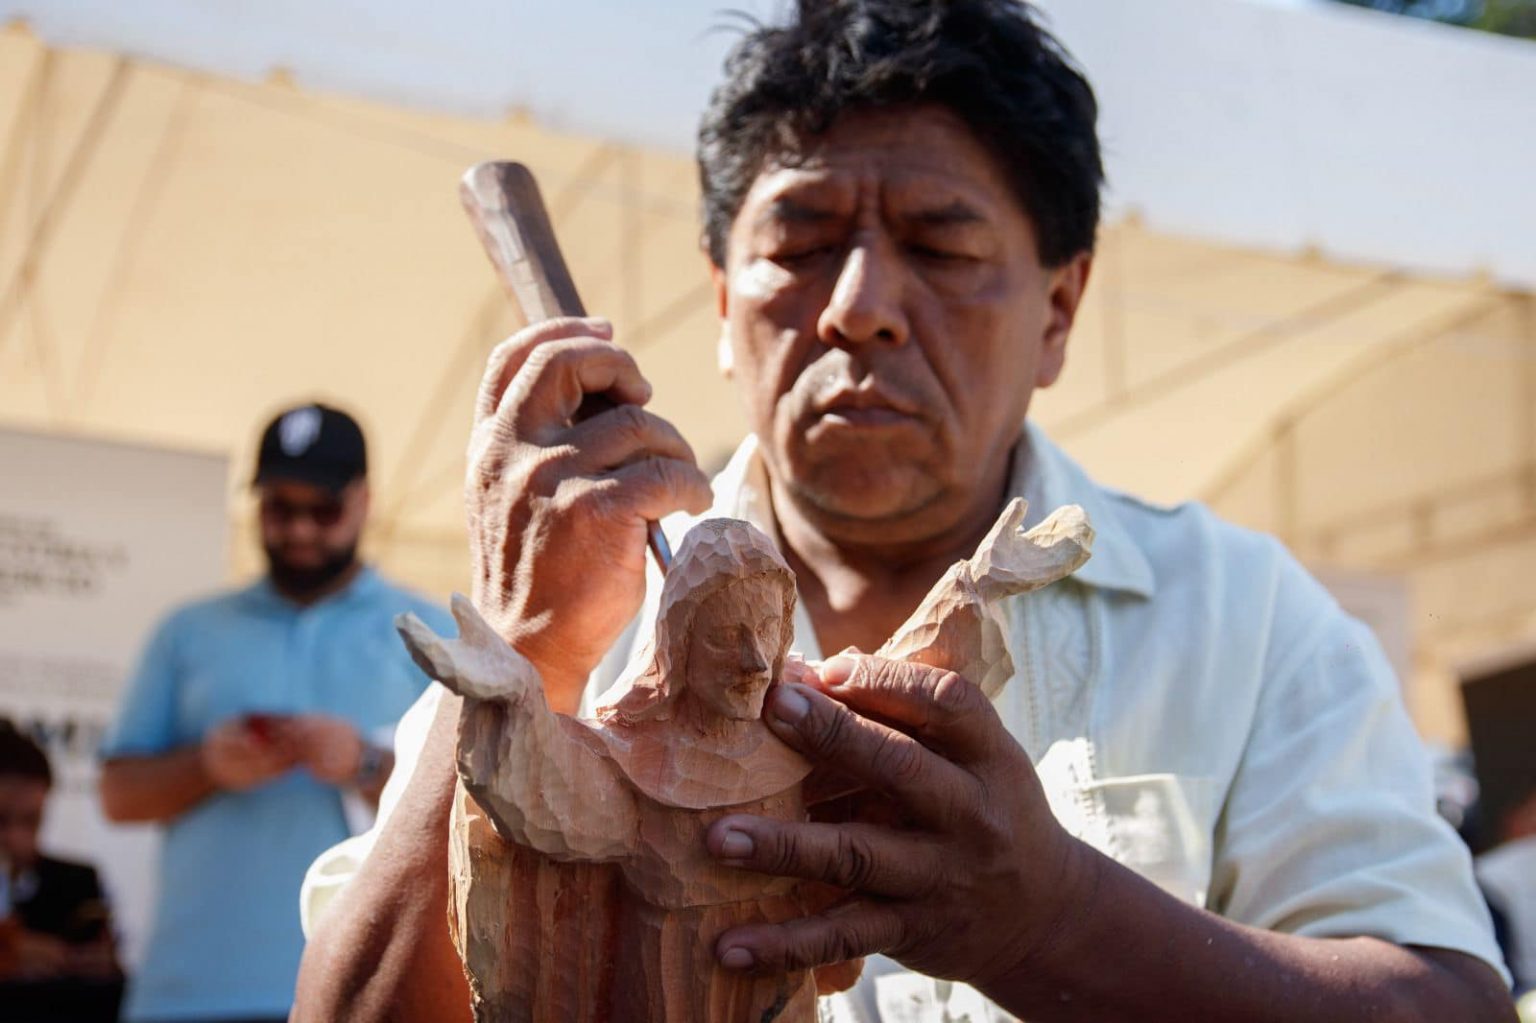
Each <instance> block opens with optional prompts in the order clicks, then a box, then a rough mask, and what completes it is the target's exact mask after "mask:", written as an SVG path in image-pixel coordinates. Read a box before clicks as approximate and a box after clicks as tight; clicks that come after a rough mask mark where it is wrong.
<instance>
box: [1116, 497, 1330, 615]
mask: <svg viewBox="0 0 1536 1023" xmlns="http://www.w3.org/2000/svg"><path fill="white" fill-rule="evenodd" d="M1100 490H1101V492H1102V493H1103V495H1104V498H1105V501H1106V503H1107V504H1108V505H1109V506H1110V507H1111V508H1113V510H1114V514H1115V515H1116V517H1117V518H1118V519H1119V521H1120V525H1121V526H1122V527H1123V528H1124V530H1125V532H1126V533H1127V534H1129V535H1130V537H1131V538H1132V540H1133V542H1134V543H1135V544H1136V545H1137V547H1138V549H1139V550H1140V551H1141V553H1142V555H1143V556H1144V557H1145V558H1146V559H1147V562H1148V563H1149V564H1150V565H1151V567H1152V572H1153V576H1154V578H1155V579H1156V580H1157V582H1158V585H1159V586H1160V587H1161V586H1162V585H1163V584H1165V583H1166V584H1169V585H1172V586H1180V585H1193V586H1198V587H1200V588H1202V589H1204V590H1206V591H1207V592H1211V593H1216V594H1220V595H1224V596H1225V597H1226V598H1228V599H1234V600H1235V599H1242V600H1244V601H1247V602H1250V604H1249V606H1250V607H1253V606H1254V605H1253V604H1252V603H1251V602H1252V601H1261V602H1262V604H1261V605H1260V606H1265V605H1267V606H1269V607H1270V608H1271V609H1272V610H1273V611H1275V612H1277V613H1286V614H1289V613H1296V612H1299V611H1301V610H1302V609H1303V608H1304V607H1306V606H1315V607H1318V608H1319V609H1332V607H1333V606H1334V601H1333V599H1332V597H1330V596H1329V595H1328V593H1327V591H1326V590H1325V589H1324V588H1323V586H1322V584H1320V583H1319V582H1317V581H1316V580H1315V579H1314V578H1313V577H1312V575H1311V574H1310V573H1309V572H1308V571H1307V570H1306V569H1305V568H1304V567H1303V566H1302V565H1301V563H1300V562H1299V561H1297V559H1296V558H1295V556H1294V555H1292V554H1291V552H1290V550H1289V548H1287V547H1286V545H1285V544H1284V543H1283V542H1282V541H1281V540H1280V539H1279V538H1278V537H1276V536H1274V535H1272V534H1270V533H1266V532H1263V531H1261V530H1257V529H1251V528H1249V527H1247V526H1240V525H1238V524H1236V523H1234V522H1229V521H1227V520H1226V519H1224V518H1222V517H1221V516H1219V515H1217V514H1216V513H1215V512H1214V511H1212V510H1211V509H1210V508H1209V507H1208V506H1206V505H1205V504H1203V503H1201V502H1199V501H1184V502H1180V503H1178V504H1159V503H1156V502H1154V501H1149V500H1147V499H1145V498H1142V497H1138V496H1136V495H1134V494H1128V493H1125V492H1124V491H1120V490H1116V489H1114V488H1112V487H1102V486H1101V487H1100Z"/></svg>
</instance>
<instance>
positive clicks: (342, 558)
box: [266, 543, 357, 599]
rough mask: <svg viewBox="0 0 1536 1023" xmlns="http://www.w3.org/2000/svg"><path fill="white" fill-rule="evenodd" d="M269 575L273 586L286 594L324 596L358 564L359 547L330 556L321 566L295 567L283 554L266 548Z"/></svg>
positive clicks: (353, 545) (343, 549) (271, 548)
mask: <svg viewBox="0 0 1536 1023" xmlns="http://www.w3.org/2000/svg"><path fill="white" fill-rule="evenodd" d="M266 552H267V572H268V574H269V575H271V577H272V584H273V585H274V586H276V587H277V588H278V590H280V591H281V592H283V593H286V594H289V595H290V596H294V597H298V598H300V599H303V598H306V597H312V596H315V595H316V594H319V593H322V592H324V591H325V590H326V589H328V588H329V587H330V586H331V584H332V583H334V582H335V581H336V580H337V579H338V578H340V577H341V575H342V573H343V572H345V571H346V570H347V569H349V568H351V567H352V566H353V565H354V564H355V563H356V562H357V544H355V543H354V544H351V545H350V546H348V547H345V548H342V549H340V550H333V551H330V552H328V553H327V555H326V558H325V560H324V561H322V562H320V564H318V565H295V564H293V563H292V562H290V561H288V560H286V559H285V558H284V557H283V554H282V551H281V550H279V549H277V548H275V547H267V548H266Z"/></svg>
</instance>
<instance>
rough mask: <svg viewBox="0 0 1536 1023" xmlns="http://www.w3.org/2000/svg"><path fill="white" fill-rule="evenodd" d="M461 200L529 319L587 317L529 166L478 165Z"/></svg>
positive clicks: (461, 191)
mask: <svg viewBox="0 0 1536 1023" xmlns="http://www.w3.org/2000/svg"><path fill="white" fill-rule="evenodd" d="M459 198H460V199H461V200H463V202H464V211H465V212H466V213H468V214H469V219H470V221H471V222H472V223H473V224H474V225H475V232H476V233H477V234H479V235H480V243H481V244H482V245H484V246H485V251H486V254H487V255H488V256H490V257H491V264H492V265H493V266H495V267H496V276H497V277H499V278H501V283H502V284H503V285H505V286H506V289H507V291H508V292H509V293H511V295H512V299H513V301H515V302H516V303H517V305H518V308H519V309H521V310H522V312H523V318H524V319H526V320H527V321H528V322H529V323H538V322H539V321H540V320H551V319H554V318H555V317H556V316H585V315H586V314H587V311H586V309H585V308H584V307H583V306H582V304H581V296H579V295H577V294H576V284H575V282H574V281H572V280H571V272H570V270H568V269H566V266H565V258H564V257H563V256H561V255H560V244H559V243H558V242H557V241H555V229H554V228H553V227H551V226H550V223H549V214H548V213H546V212H545V211H544V200H543V199H542V198H540V196H539V185H538V182H536V181H534V180H533V174H532V173H531V172H530V171H529V170H528V168H527V167H524V166H523V165H522V164H520V163H512V162H510V161H506V160H491V161H487V162H486V163H477V164H475V166H473V167H471V168H470V169H469V170H467V171H465V172H464V177H463V179H462V180H461V181H460V182H459Z"/></svg>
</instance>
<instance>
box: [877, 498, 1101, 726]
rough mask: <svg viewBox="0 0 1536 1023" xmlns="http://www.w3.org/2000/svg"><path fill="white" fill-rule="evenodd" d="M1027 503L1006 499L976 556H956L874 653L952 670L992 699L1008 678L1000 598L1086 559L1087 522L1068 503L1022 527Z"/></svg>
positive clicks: (1045, 581) (1047, 580)
mask: <svg viewBox="0 0 1536 1023" xmlns="http://www.w3.org/2000/svg"><path fill="white" fill-rule="evenodd" d="M1028 507H1029V505H1028V504H1027V503H1026V502H1025V501H1024V500H1023V499H1021V498H1014V499H1013V500H1012V501H1010V502H1009V503H1008V507H1006V508H1004V509H1003V514H1002V516H1001V517H1000V518H999V519H998V520H997V524H996V525H994V526H993V527H992V531H991V532H989V533H988V534H987V535H986V538H985V539H983V540H982V541H981V544H980V546H978V547H977V548H976V553H975V554H974V555H972V556H971V557H970V558H969V559H967V560H965V561H957V562H956V563H955V564H954V565H953V566H951V567H950V570H949V571H948V572H946V573H945V574H944V577H943V578H942V579H940V580H939V581H938V583H937V584H935V586H934V587H933V589H931V590H929V591H928V596H926V597H925V598H923V602H922V603H921V604H919V605H918V608H917V610H916V611H914V612H913V613H912V617H910V618H908V619H907V620H906V622H905V623H904V624H903V625H902V626H901V628H899V629H897V630H896V634H895V635H893V636H892V637H891V638H890V639H889V640H887V641H886V642H885V644H884V645H883V646H881V647H880V649H879V650H877V651H875V653H876V654H877V655H878V656H880V657H885V658H889V659H891V660H900V661H918V662H920V663H922V664H931V665H933V666H934V667H937V668H945V669H947V670H949V671H953V672H955V673H956V674H958V675H960V676H961V677H963V678H966V679H969V680H970V681H972V682H974V683H976V684H977V685H979V686H980V687H981V688H982V691H983V692H985V693H986V694H987V696H988V697H989V698H990V697H994V696H996V695H997V694H998V692H999V691H1000V690H1001V689H1002V687H1003V684H1004V683H1005V682H1007V681H1008V679H1010V678H1012V677H1013V670H1014V666H1013V660H1012V658H1010V657H1009V656H1008V649H1007V647H1006V646H1005V645H1004V643H1003V634H1004V633H1003V630H1004V627H1005V623H1004V622H1003V619H1002V611H1001V608H1000V606H999V605H1000V604H1001V602H1002V601H1003V600H1004V599H1005V598H1007V597H1011V596H1015V595H1017V594H1020V593H1028V592H1030V591H1031V590H1038V589H1040V588H1041V587H1043V586H1048V585H1050V584H1051V583H1053V582H1056V581H1057V580H1058V579H1064V578H1066V577H1067V576H1069V575H1071V574H1072V573H1073V572H1075V571H1077V569H1078V568H1080V567H1081V566H1082V564H1083V563H1084V562H1085V561H1087V560H1088V556H1089V554H1090V549H1091V547H1092V545H1093V527H1092V526H1090V525H1089V524H1088V516H1087V515H1086V514H1084V512H1083V509H1082V508H1080V507H1078V506H1077V505H1075V504H1069V505H1066V506H1065V507H1062V508H1058V509H1056V511H1055V512H1053V513H1052V514H1051V515H1050V517H1049V518H1047V519H1046V520H1045V521H1044V522H1042V523H1040V524H1039V525H1037V526H1036V527H1035V528H1034V529H1031V530H1029V531H1027V532H1026V531H1025V530H1024V528H1023V524H1024V513H1025V511H1027V510H1028Z"/></svg>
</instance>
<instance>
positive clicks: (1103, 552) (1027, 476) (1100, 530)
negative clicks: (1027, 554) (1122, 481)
mask: <svg viewBox="0 0 1536 1023" xmlns="http://www.w3.org/2000/svg"><path fill="white" fill-rule="evenodd" d="M1008 495H1009V496H1010V497H1022V498H1024V499H1025V500H1027V501H1028V502H1029V514H1028V515H1026V516H1025V519H1024V522H1025V525H1027V526H1033V525H1034V524H1035V523H1037V522H1039V521H1040V520H1041V519H1043V518H1045V517H1046V516H1047V515H1049V514H1050V513H1051V512H1053V511H1055V510H1056V509H1057V508H1059V507H1061V506H1062V505H1064V504H1076V505H1081V506H1082V508H1083V511H1085V512H1087V513H1088V523H1089V525H1091V526H1093V532H1094V537H1093V557H1091V558H1089V559H1088V561H1087V562H1086V563H1085V564H1084V565H1083V567H1082V568H1079V569H1078V570H1077V571H1076V572H1075V573H1074V574H1073V578H1074V579H1077V580H1078V581H1079V582H1083V583H1087V584H1088V585H1089V586H1096V587H1099V588H1100V589H1106V590H1120V591H1122V592H1125V593H1133V594H1135V595H1136V596H1138V597H1150V596H1152V595H1153V593H1155V592H1156V591H1157V581H1156V579H1155V578H1154V577H1153V574H1152V564H1151V562H1149V561H1147V556H1146V555H1145V554H1143V553H1142V550H1141V545H1140V544H1139V543H1137V542H1136V538H1135V537H1134V536H1132V535H1131V532H1130V530H1129V529H1127V528H1126V525H1125V519H1124V516H1123V515H1122V513H1121V512H1120V510H1119V509H1118V508H1117V507H1116V503H1117V502H1116V501H1115V500H1114V497H1113V495H1112V493H1111V492H1109V491H1106V490H1105V489H1104V488H1103V487H1101V486H1100V485H1099V484H1097V483H1095V482H1094V481H1093V480H1092V479H1090V478H1089V477H1088V474H1087V473H1085V472H1084V471H1083V470H1082V467H1081V466H1079V465H1078V464H1077V463H1076V462H1074V461H1073V460H1072V459H1071V458H1069V457H1068V456H1067V454H1066V452H1064V451H1062V450H1061V448H1059V447H1057V446H1056V445H1055V444H1054V443H1053V442H1052V441H1051V439H1050V438H1049V437H1047V436H1046V435H1045V433H1044V432H1043V431H1042V430H1041V429H1040V428H1039V427H1037V426H1036V425H1035V424H1034V423H1030V422H1026V423H1025V424H1024V430H1023V432H1022V433H1021V434H1020V435H1019V443H1018V444H1017V445H1016V446H1015V447H1014V449H1013V467H1012V469H1011V470H1010V476H1009V481H1008Z"/></svg>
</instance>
